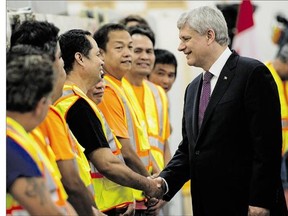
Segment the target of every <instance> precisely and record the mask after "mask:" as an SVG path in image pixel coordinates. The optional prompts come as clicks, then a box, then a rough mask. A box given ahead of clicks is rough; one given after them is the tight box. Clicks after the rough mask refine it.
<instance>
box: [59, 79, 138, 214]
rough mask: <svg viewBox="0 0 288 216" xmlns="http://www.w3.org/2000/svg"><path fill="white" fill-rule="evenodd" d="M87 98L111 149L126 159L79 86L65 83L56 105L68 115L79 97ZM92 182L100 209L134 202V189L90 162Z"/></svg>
mask: <svg viewBox="0 0 288 216" xmlns="http://www.w3.org/2000/svg"><path fill="white" fill-rule="evenodd" d="M79 98H83V99H85V100H86V101H87V102H88V104H89V105H90V106H91V108H92V109H93V110H94V112H95V114H96V115H97V117H98V119H99V120H100V122H101V125H102V129H103V132H104V134H105V136H106V139H107V141H108V143H109V146H110V148H111V151H112V152H113V154H114V155H115V156H117V157H118V158H119V159H120V160H122V161H123V163H124V159H123V156H122V154H121V148H122V146H121V144H120V142H119V141H118V139H117V138H116V137H115V136H114V134H113V133H112V131H111V129H110V128H109V127H108V125H107V123H106V122H105V119H104V118H103V115H102V113H101V112H100V111H99V109H98V108H97V106H96V104H95V103H94V102H93V101H92V100H91V99H90V98H88V97H87V96H86V95H85V94H84V93H83V92H82V91H81V90H80V89H79V88H78V87H77V86H75V85H64V90H63V97H62V98H60V99H59V100H58V101H57V102H56V106H57V107H59V109H60V110H61V111H62V112H63V114H64V115H65V116H66V113H67V112H68V110H69V108H70V107H71V106H72V105H73V104H74V103H75V102H76V101H77V100H78V99H79ZM90 167H91V172H90V174H91V177H92V183H93V186H94V189H95V202H96V203H97V207H98V209H99V210H101V211H103V212H105V211H108V210H110V209H114V208H121V207H124V206H127V205H129V204H131V203H133V202H134V197H133V193H132V189H131V188H128V187H124V186H121V185H119V184H117V183H115V182H112V181H110V180H109V179H107V178H106V177H105V176H103V175H102V174H101V173H100V172H99V171H98V170H97V169H96V167H95V166H94V165H93V164H92V163H91V162H90Z"/></svg>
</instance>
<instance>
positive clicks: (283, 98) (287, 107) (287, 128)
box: [266, 62, 288, 155]
mask: <svg viewBox="0 0 288 216" xmlns="http://www.w3.org/2000/svg"><path fill="white" fill-rule="evenodd" d="M266 66H267V67H268V69H269V70H270V72H271V74H272V76H273V78H274V80H275V82H276V84H277V88H278V93H279V98H280V105H281V118H282V155H284V154H285V153H287V152H288V83H287V81H282V80H281V78H280V77H279V75H278V73H277V72H276V70H275V68H274V67H273V65H272V63H271V62H267V63H266Z"/></svg>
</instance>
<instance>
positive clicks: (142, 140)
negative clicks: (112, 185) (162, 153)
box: [104, 76, 152, 201]
mask: <svg viewBox="0 0 288 216" xmlns="http://www.w3.org/2000/svg"><path fill="white" fill-rule="evenodd" d="M104 79H105V82H106V85H109V86H110V87H111V88H112V89H114V91H115V92H117V93H118V95H119V96H120V97H121V101H122V103H123V105H124V109H125V113H126V122H127V125H128V133H129V139H130V143H131V144H132V146H133V149H134V150H135V151H136V153H137V155H138V157H139V158H140V160H141V161H142V163H143V164H144V166H145V168H146V170H147V171H148V172H149V173H151V171H152V160H151V156H150V148H151V147H150V143H149V137H148V133H147V127H146V119H145V117H144V116H143V115H141V114H140V113H139V112H135V107H133V104H130V102H129V100H128V98H127V96H126V94H125V92H124V90H123V88H124V83H123V82H122V85H123V88H121V87H119V86H118V85H117V84H116V83H115V82H114V81H113V80H112V79H111V78H110V77H109V76H105V77H104ZM133 193H134V197H135V199H136V200H137V201H143V200H145V196H144V195H143V192H142V191H139V190H135V189H133Z"/></svg>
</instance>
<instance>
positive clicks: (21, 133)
mask: <svg viewBox="0 0 288 216" xmlns="http://www.w3.org/2000/svg"><path fill="white" fill-rule="evenodd" d="M6 124H7V128H6V136H7V137H10V138H11V139H13V140H14V141H15V142H16V143H17V144H19V145H20V146H21V147H22V148H23V149H24V150H25V151H26V152H27V153H28V154H29V155H30V157H31V158H32V159H33V160H34V162H35V163H36V164H37V166H38V168H39V170H40V171H41V173H42V175H43V177H44V179H45V182H46V184H47V187H48V189H49V191H50V193H51V198H52V200H53V201H54V202H55V204H56V205H57V206H59V207H60V209H61V210H62V211H63V212H64V213H65V211H66V210H65V205H66V199H67V194H66V192H65V190H64V187H63V185H62V183H61V180H60V178H61V176H60V172H59V170H58V169H55V168H54V166H53V165H52V164H51V163H50V160H49V158H48V157H53V152H52V150H51V151H49V153H50V154H51V155H49V156H48V157H47V156H46V154H45V153H44V152H43V151H42V148H41V147H40V146H39V144H38V143H36V142H35V140H33V139H32V138H31V137H30V135H29V134H28V133H27V132H26V131H25V129H24V128H23V127H22V126H21V125H20V124H19V123H18V122H16V121H15V120H13V119H12V118H10V117H6ZM54 157H55V155H54ZM6 214H7V215H26V214H27V215H29V213H28V212H27V211H26V210H25V209H23V208H22V206H20V205H19V203H17V201H16V200H15V199H14V198H13V197H12V195H11V194H9V193H7V194H6Z"/></svg>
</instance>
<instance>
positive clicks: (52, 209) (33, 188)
mask: <svg viewBox="0 0 288 216" xmlns="http://www.w3.org/2000/svg"><path fill="white" fill-rule="evenodd" d="M22 48H26V47H25V46H23V47H22ZM19 49H20V48H19ZM31 51H33V50H32V49H31ZM37 52H38V51H37ZM10 57H11V56H10ZM54 81H55V76H54V72H53V68H52V62H51V61H50V60H49V58H48V57H47V56H46V55H45V53H39V54H34V55H32V54H31V55H25V56H22V55H21V54H20V55H17V54H16V53H14V54H13V58H9V59H8V61H7V71H6V85H7V86H6V101H7V103H6V107H7V108H6V109H7V117H6V124H7V128H6V141H7V143H6V148H7V149H6V159H7V161H6V167H7V172H6V182H7V186H6V191H7V192H6V202H7V203H6V214H7V215H28V214H31V215H71V214H74V215H75V214H76V212H75V211H74V209H73V208H72V207H71V206H70V204H69V203H68V202H67V201H66V198H67V195H66V193H65V190H64V188H63V186H62V184H61V182H60V177H59V175H57V171H56V170H54V169H53V167H52V165H51V162H50V161H49V159H48V158H47V156H46V154H45V153H44V152H43V151H42V149H41V147H40V146H39V145H38V144H37V143H36V142H35V141H34V140H33V139H32V138H31V137H30V136H29V134H28V133H29V132H31V131H32V130H33V129H34V128H35V127H36V126H37V125H39V124H40V123H41V122H42V121H43V120H44V118H45V116H46V114H47V111H48V109H49V106H50V104H51V93H52V90H53V85H54Z"/></svg>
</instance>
